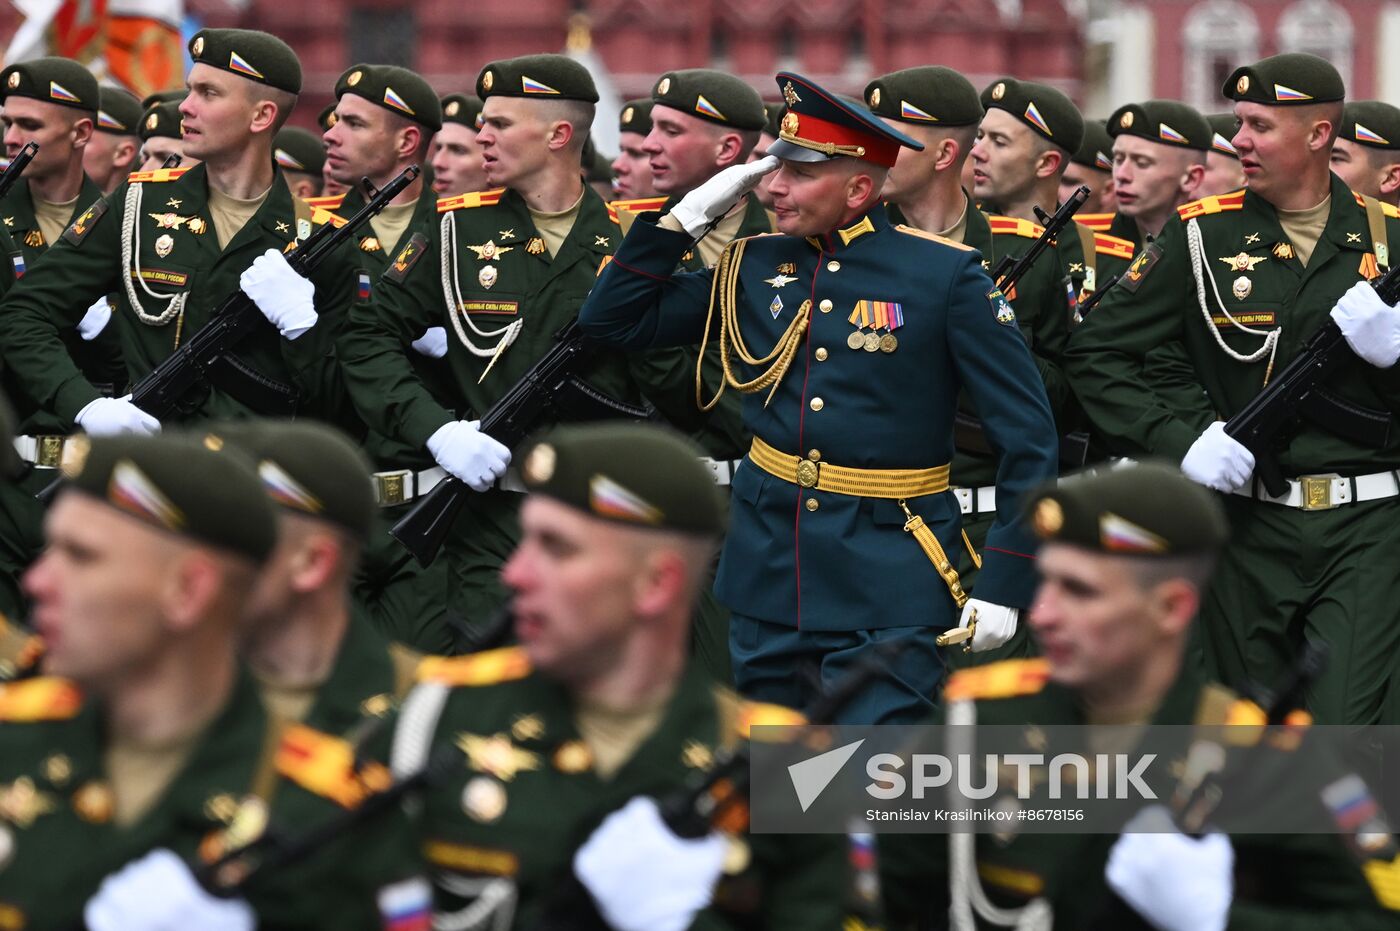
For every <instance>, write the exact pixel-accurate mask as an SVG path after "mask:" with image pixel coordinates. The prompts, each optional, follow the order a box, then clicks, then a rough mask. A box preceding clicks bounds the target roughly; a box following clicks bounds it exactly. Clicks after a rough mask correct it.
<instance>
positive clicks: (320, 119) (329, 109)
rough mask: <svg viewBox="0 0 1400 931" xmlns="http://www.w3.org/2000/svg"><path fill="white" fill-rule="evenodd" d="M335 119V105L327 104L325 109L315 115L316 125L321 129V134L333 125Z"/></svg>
mask: <svg viewBox="0 0 1400 931" xmlns="http://www.w3.org/2000/svg"><path fill="white" fill-rule="evenodd" d="M336 119H337V117H336V115H335V104H333V103H328V104H326V106H325V108H324V109H323V110H321V112H320V113H318V114H317V115H316V125H317V126H319V127H321V132H325V131H326V130H328V129H330V128H331V127H332V126H334V125H335V121H336Z"/></svg>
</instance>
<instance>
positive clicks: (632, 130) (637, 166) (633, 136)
mask: <svg viewBox="0 0 1400 931" xmlns="http://www.w3.org/2000/svg"><path fill="white" fill-rule="evenodd" d="M651 107H652V103H651V98H650V97H643V98H640V99H637V100H629V101H627V102H626V103H624V104H623V105H622V110H621V111H619V112H618V115H617V146H618V152H617V158H615V159H613V163H612V171H613V194H614V196H615V197H616V199H618V200H639V199H641V198H644V197H655V196H656V195H657V194H659V193H660V191H658V190H657V189H656V188H655V187H653V186H652V183H651V156H649V155H647V153H646V150H645V149H643V148H642V145H643V143H645V142H646V138H647V136H649V135H650V134H651Z"/></svg>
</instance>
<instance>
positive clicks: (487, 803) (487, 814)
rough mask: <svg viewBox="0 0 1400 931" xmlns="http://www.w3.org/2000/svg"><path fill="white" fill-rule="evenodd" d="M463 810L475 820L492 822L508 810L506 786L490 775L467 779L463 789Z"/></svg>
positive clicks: (486, 822)
mask: <svg viewBox="0 0 1400 931" xmlns="http://www.w3.org/2000/svg"><path fill="white" fill-rule="evenodd" d="M462 811H464V812H466V813H467V817H469V818H471V819H472V820H473V821H480V822H481V823H482V824H490V823H491V822H492V821H495V820H497V819H498V818H500V817H501V815H503V814H505V812H506V787H505V786H503V785H501V784H500V783H499V782H497V781H496V780H494V779H492V778H491V777H490V776H476V777H474V778H472V779H469V780H467V784H466V786H465V787H464V788H463V789H462Z"/></svg>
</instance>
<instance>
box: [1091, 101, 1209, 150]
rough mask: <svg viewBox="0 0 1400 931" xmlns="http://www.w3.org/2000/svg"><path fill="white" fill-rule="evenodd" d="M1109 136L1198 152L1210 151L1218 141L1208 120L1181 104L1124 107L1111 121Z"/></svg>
mask: <svg viewBox="0 0 1400 931" xmlns="http://www.w3.org/2000/svg"><path fill="white" fill-rule="evenodd" d="M1108 133H1109V135H1111V136H1113V137H1114V138H1115V139H1116V138H1117V137H1119V136H1137V137H1139V138H1141V139H1147V140H1150V141H1152V142H1160V143H1161V144H1163V145H1170V146H1176V147H1178V148H1182V149H1195V150H1197V151H1198V152H1208V151H1210V147H1211V142H1212V141H1213V140H1214V138H1215V133H1214V132H1212V131H1211V128H1210V123H1208V122H1206V118H1205V117H1204V116H1201V114H1200V112H1199V111H1198V110H1196V108H1195V107H1191V106H1188V105H1187V104H1184V103H1182V102H1181V101H1179V100H1148V101H1145V102H1144V103H1130V104H1126V105H1125V106H1121V107H1119V108H1118V109H1117V110H1114V111H1113V115H1112V116H1110V117H1109V118H1108Z"/></svg>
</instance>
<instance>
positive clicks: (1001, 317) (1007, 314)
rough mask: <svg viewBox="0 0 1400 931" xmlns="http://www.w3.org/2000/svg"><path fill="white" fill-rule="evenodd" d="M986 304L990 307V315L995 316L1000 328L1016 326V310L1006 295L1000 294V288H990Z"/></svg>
mask: <svg viewBox="0 0 1400 931" xmlns="http://www.w3.org/2000/svg"><path fill="white" fill-rule="evenodd" d="M987 303H988V304H990V305H991V307H992V313H994V314H996V318H997V323H1000V324H1001V325H1002V326H1015V325H1016V310H1015V308H1013V307H1012V306H1011V301H1009V300H1007V297H1006V295H1005V294H1003V293H1001V288H992V290H990V291H988V292H987Z"/></svg>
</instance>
